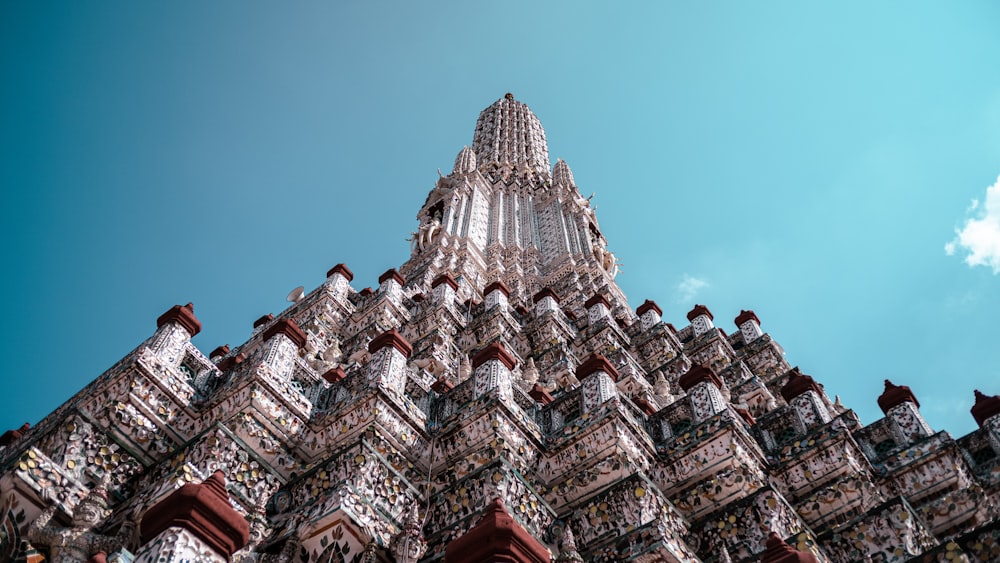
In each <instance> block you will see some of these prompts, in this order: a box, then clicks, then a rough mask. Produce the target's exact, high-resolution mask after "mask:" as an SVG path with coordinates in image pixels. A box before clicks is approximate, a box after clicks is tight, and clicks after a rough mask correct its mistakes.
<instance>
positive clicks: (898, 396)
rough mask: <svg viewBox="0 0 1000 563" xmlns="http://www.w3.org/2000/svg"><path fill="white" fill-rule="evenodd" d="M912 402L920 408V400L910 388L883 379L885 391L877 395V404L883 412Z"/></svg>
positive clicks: (886, 412) (885, 412) (887, 412)
mask: <svg viewBox="0 0 1000 563" xmlns="http://www.w3.org/2000/svg"><path fill="white" fill-rule="evenodd" d="M907 402H909V403H913V404H914V405H917V408H920V401H917V397H916V396H915V395H914V394H913V391H910V388H909V387H908V386H906V385H893V383H892V382H891V381H889V380H888V379H886V380H885V391H883V392H882V394H881V395H879V397H878V406H879V408H880V409H882V413H883V414H889V409H891V408H892V407H895V406H897V405H901V404H903V403H907Z"/></svg>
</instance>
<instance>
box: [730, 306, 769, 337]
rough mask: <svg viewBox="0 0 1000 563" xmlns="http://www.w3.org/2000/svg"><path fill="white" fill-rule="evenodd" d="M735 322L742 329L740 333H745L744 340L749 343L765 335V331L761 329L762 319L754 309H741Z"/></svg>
mask: <svg viewBox="0 0 1000 563" xmlns="http://www.w3.org/2000/svg"><path fill="white" fill-rule="evenodd" d="M735 322H736V326H737V327H739V329H740V333H741V334H742V335H743V342H746V343H747V344H750V343H751V342H753V341H754V340H757V339H758V338H760V337H761V336H763V335H764V331H763V330H761V329H760V319H758V318H757V315H756V314H754V312H753V311H743V310H741V311H740V314H739V315H737V317H736V321H735Z"/></svg>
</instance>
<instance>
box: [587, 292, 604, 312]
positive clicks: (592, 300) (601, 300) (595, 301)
mask: <svg viewBox="0 0 1000 563" xmlns="http://www.w3.org/2000/svg"><path fill="white" fill-rule="evenodd" d="M598 303H604V306H605V307H607V308H608V309H610V308H611V302H610V301H608V298H607V297H604V296H603V295H601V294H599V293H598V294H597V295H595V296H593V297H591V298H590V299H588V300H586V301H585V302H584V303H583V306H584V307H586V308H587V309H590V308H591V307H593V306H594V305H597V304H598Z"/></svg>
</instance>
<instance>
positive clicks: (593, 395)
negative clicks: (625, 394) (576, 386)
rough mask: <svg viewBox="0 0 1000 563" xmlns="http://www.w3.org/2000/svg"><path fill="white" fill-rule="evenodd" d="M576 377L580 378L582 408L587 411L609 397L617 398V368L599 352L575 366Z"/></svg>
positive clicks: (609, 398)
mask: <svg viewBox="0 0 1000 563" xmlns="http://www.w3.org/2000/svg"><path fill="white" fill-rule="evenodd" d="M576 378H577V379H579V380H580V384H581V385H582V387H583V391H582V398H583V403H582V405H581V406H582V410H583V412H585V413H587V412H590V411H592V410H594V409H596V408H597V407H599V406H601V405H602V404H604V403H606V402H608V401H610V400H611V399H616V398H618V388H617V387H616V385H615V383H616V382H617V381H618V370H616V369H615V368H614V366H612V365H611V362H609V361H608V359H607V358H605V357H604V356H602V355H600V354H591V356H590V357H589V358H587V360H586V361H585V362H583V363H582V364H580V366H579V367H577V368H576Z"/></svg>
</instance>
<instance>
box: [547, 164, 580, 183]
mask: <svg viewBox="0 0 1000 563" xmlns="http://www.w3.org/2000/svg"><path fill="white" fill-rule="evenodd" d="M552 183H553V184H554V185H556V186H565V187H567V188H575V187H576V181H575V180H574V179H573V171H572V170H570V169H569V164H566V161H565V160H563V159H561V158H560V159H559V160H557V161H556V165H555V167H554V168H553V169H552Z"/></svg>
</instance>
